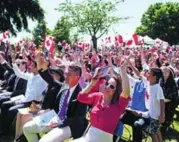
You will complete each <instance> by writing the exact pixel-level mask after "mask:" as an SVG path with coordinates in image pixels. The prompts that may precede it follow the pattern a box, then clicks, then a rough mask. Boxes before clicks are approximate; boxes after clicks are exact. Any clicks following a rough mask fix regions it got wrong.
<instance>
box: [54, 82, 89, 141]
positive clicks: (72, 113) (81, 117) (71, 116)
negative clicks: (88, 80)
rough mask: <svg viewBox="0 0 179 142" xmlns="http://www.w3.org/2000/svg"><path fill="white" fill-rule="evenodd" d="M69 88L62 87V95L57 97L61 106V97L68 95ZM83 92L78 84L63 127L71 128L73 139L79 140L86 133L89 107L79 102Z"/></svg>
mask: <svg viewBox="0 0 179 142" xmlns="http://www.w3.org/2000/svg"><path fill="white" fill-rule="evenodd" d="M66 91H67V87H65V85H63V86H62V88H61V90H60V93H59V94H58V96H57V102H58V105H57V106H59V102H60V98H61V96H62V95H63V94H64V93H66ZM80 91H81V87H80V85H79V84H78V85H77V86H76V88H75V90H74V92H73V94H72V96H71V98H70V101H69V104H68V109H67V118H66V119H65V120H64V122H63V127H65V126H69V127H70V129H71V132H72V137H73V138H79V137H81V136H82V134H83V133H84V131H85V129H86V127H87V124H88V122H87V120H86V119H85V118H86V112H87V105H86V104H82V103H80V102H79V101H77V96H78V94H79V92H80Z"/></svg>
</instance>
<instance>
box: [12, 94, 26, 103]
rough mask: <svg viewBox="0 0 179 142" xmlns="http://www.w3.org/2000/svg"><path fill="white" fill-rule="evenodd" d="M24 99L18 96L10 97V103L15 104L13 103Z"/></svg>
mask: <svg viewBox="0 0 179 142" xmlns="http://www.w3.org/2000/svg"><path fill="white" fill-rule="evenodd" d="M24 98H25V97H24V95H19V96H16V97H12V98H11V101H12V102H15V101H19V100H23V99H24Z"/></svg>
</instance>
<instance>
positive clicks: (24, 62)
mask: <svg viewBox="0 0 179 142" xmlns="http://www.w3.org/2000/svg"><path fill="white" fill-rule="evenodd" d="M21 64H22V65H25V68H26V69H27V62H26V61H22V62H21Z"/></svg>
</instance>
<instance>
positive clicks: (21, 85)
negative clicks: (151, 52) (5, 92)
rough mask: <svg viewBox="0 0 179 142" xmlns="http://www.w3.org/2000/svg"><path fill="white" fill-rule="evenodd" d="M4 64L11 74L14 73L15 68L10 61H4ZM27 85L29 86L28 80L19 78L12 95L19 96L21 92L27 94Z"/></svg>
mask: <svg viewBox="0 0 179 142" xmlns="http://www.w3.org/2000/svg"><path fill="white" fill-rule="evenodd" d="M2 66H3V68H4V69H5V70H7V71H8V72H10V73H11V74H14V70H13V69H12V67H11V66H10V65H9V64H8V63H4V64H2ZM16 78H17V77H16ZM16 78H15V79H16ZM15 79H14V84H13V89H14V85H15ZM26 87H27V80H24V79H22V78H19V80H18V82H17V86H16V88H15V90H13V92H12V95H11V97H15V96H18V95H21V94H25V91H26Z"/></svg>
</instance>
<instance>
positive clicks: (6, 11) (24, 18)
mask: <svg viewBox="0 0 179 142" xmlns="http://www.w3.org/2000/svg"><path fill="white" fill-rule="evenodd" d="M0 13H1V14H0V23H1V24H0V31H1V32H4V31H6V30H9V31H10V32H11V33H12V34H14V35H16V32H18V31H21V30H22V29H25V30H28V19H32V20H33V21H34V20H37V21H41V20H42V19H43V18H44V12H43V9H42V8H41V7H40V5H39V1H38V0H1V2H0Z"/></svg>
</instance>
